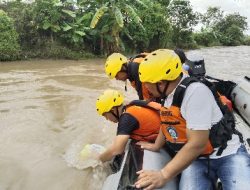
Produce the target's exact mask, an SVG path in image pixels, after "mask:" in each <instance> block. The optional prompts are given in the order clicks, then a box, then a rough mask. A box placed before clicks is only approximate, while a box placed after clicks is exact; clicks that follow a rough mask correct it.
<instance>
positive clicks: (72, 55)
mask: <svg viewBox="0 0 250 190" xmlns="http://www.w3.org/2000/svg"><path fill="white" fill-rule="evenodd" d="M93 57H95V56H94V55H93V54H91V53H88V52H85V51H83V50H78V51H76V50H72V49H70V48H68V47H66V46H63V45H61V44H59V43H56V42H54V43H51V42H49V41H47V42H44V44H43V46H41V47H40V48H36V49H34V50H30V49H27V50H23V52H22V59H30V58H42V59H48V58H50V59H74V60H78V59H85V58H93Z"/></svg>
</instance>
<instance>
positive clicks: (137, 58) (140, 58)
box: [129, 52, 153, 100]
mask: <svg viewBox="0 0 250 190" xmlns="http://www.w3.org/2000/svg"><path fill="white" fill-rule="evenodd" d="M148 54H149V53H146V52H144V53H140V54H138V55H136V56H135V57H132V58H130V59H129V61H130V62H134V63H137V64H140V63H141V62H142V61H143V60H144V58H145V57H146V56H147V55H148ZM136 82H138V81H132V82H131V86H132V87H133V88H136V85H135V83H136ZM141 88H142V89H141V91H142V96H143V99H144V100H150V99H153V96H152V95H151V93H150V92H149V91H148V89H147V88H146V86H145V84H144V83H142V85H141Z"/></svg>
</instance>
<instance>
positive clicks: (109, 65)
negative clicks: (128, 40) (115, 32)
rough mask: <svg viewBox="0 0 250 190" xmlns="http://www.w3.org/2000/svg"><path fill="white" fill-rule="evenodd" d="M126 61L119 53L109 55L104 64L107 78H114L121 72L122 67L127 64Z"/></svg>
mask: <svg viewBox="0 0 250 190" xmlns="http://www.w3.org/2000/svg"><path fill="white" fill-rule="evenodd" d="M127 62H128V59H127V57H125V56H124V55H122V54H120V53H113V54H111V55H110V56H109V57H108V58H107V60H106V63H105V72H106V74H107V75H108V76H109V78H111V79H113V78H115V76H116V74H117V73H118V72H119V71H121V68H122V65H123V64H125V63H127Z"/></svg>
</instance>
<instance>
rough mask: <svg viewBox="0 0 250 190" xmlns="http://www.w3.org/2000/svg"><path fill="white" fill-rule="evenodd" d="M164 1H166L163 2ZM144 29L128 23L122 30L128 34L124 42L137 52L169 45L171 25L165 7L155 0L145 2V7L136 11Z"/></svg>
mask: <svg viewBox="0 0 250 190" xmlns="http://www.w3.org/2000/svg"><path fill="white" fill-rule="evenodd" d="M165 3H166V2H165ZM138 15H139V17H140V18H141V20H142V22H143V26H144V28H145V30H140V28H138V26H137V25H135V24H134V23H129V24H128V27H127V28H126V29H125V30H123V32H122V33H126V34H124V36H128V35H127V34H129V36H130V37H129V38H127V40H126V44H128V46H130V47H131V46H132V44H133V46H134V48H135V49H136V50H137V51H138V52H143V51H151V50H155V49H158V48H165V47H168V46H170V44H171V42H172V27H171V24H170V22H169V20H168V15H167V12H166V7H164V6H162V4H160V3H157V2H149V3H147V8H144V9H142V10H141V11H140V12H138Z"/></svg>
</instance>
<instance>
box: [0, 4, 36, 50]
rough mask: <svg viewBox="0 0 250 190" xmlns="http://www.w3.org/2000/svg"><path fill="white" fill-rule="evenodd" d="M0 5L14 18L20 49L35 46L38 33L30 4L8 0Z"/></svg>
mask: <svg viewBox="0 0 250 190" xmlns="http://www.w3.org/2000/svg"><path fill="white" fill-rule="evenodd" d="M0 6H1V7H2V8H3V10H4V11H5V12H7V13H8V16H9V17H11V18H12V19H13V20H14V22H15V29H16V31H17V33H18V35H19V40H20V45H21V47H22V49H26V48H29V47H32V46H36V45H37V42H38V41H39V34H38V32H37V25H36V23H35V22H34V20H33V18H34V16H35V14H34V11H33V6H32V4H27V3H23V2H21V1H20V0H16V1H8V2H6V3H5V4H2V5H0Z"/></svg>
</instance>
